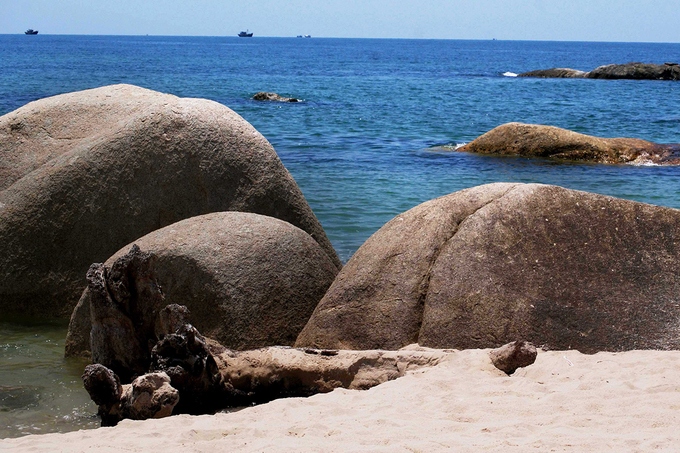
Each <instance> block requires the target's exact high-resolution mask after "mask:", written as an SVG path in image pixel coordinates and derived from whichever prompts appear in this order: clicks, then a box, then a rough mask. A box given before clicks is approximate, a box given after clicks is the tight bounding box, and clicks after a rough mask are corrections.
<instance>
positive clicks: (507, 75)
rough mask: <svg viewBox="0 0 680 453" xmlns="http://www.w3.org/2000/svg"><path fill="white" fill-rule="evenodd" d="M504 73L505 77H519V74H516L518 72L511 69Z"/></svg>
mask: <svg viewBox="0 0 680 453" xmlns="http://www.w3.org/2000/svg"><path fill="white" fill-rule="evenodd" d="M503 75H504V76H505V77H517V74H516V73H514V72H510V71H507V72H504V73H503Z"/></svg>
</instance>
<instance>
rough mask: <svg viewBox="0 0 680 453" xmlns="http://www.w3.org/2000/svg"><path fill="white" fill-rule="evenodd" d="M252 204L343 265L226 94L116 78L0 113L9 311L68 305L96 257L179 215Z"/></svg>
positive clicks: (0, 282)
mask: <svg viewBox="0 0 680 453" xmlns="http://www.w3.org/2000/svg"><path fill="white" fill-rule="evenodd" d="M219 211H248V212H256V213H260V214H263V215H269V216H272V217H277V218H280V219H282V220H285V221H287V222H290V223H291V224H293V225H295V226H298V227H299V228H301V229H303V230H305V231H306V232H308V233H309V234H310V235H311V236H312V237H313V238H314V239H315V240H316V241H317V242H318V243H319V244H320V245H321V247H322V248H323V249H324V251H325V252H326V254H327V255H328V257H329V259H331V261H332V262H333V263H334V265H335V266H336V267H338V268H339V267H340V265H341V264H340V261H339V259H338V258H337V256H336V254H335V251H334V250H333V248H332V246H331V244H330V242H329V240H328V238H327V237H326V235H325V233H324V231H323V229H322V227H321V225H320V224H319V222H318V221H317V219H316V217H315V216H314V214H313V213H312V211H311V209H310V207H309V205H308V204H307V202H306V200H305V198H304V196H303V195H302V193H301V191H300V190H299V188H298V186H297V184H296V183H295V181H294V180H293V178H292V177H291V175H290V174H289V173H288V171H287V170H286V169H285V168H284V166H283V164H282V163H281V161H280V160H279V159H278V156H277V155H276V152H275V151H274V149H273V148H272V146H271V145H270V144H269V143H268V142H267V140H266V139H265V138H264V137H263V136H262V135H261V134H259V133H258V132H257V131H256V130H255V129H254V128H253V127H252V126H251V125H250V124H248V123H247V122H246V121H245V120H244V119H243V118H241V117H240V116H239V115H237V114H236V113H235V112H233V111H232V110H230V109H228V108H227V107H224V106H223V105H220V104H218V103H216V102H212V101H208V100H203V99H185V98H178V97H176V96H172V95H167V94H161V93H157V92H154V91H150V90H146V89H143V88H139V87H135V86H130V85H114V86H108V87H103V88H97V89H93V90H87V91H82V92H77V93H70V94H64V95H60V96H55V97H52V98H47V99H42V100H39V101H35V102H32V103H30V104H27V105H26V106H24V107H22V108H20V109H18V110H16V111H14V112H11V113H9V114H7V115H4V116H2V117H0V243H1V244H2V252H3V253H1V254H0V313H2V314H3V315H5V316H6V315H12V314H16V315H29V316H40V317H41V318H42V319H46V318H51V317H64V318H66V317H68V316H69V315H70V313H71V312H72V311H73V307H74V306H75V304H76V302H77V301H78V298H79V297H80V294H81V293H82V291H83V289H84V287H85V285H86V283H85V273H86V271H87V269H88V267H89V266H90V264H91V263H93V262H101V261H103V260H105V259H107V258H108V257H109V256H111V255H112V254H113V253H115V252H116V251H117V250H118V249H120V248H121V247H122V246H124V245H125V244H128V243H130V242H132V241H134V240H135V239H137V238H139V237H141V236H144V235H145V234H147V233H149V232H151V231H154V230H157V229H159V228H162V227H164V226H166V225H170V224H172V223H175V222H177V221H179V220H182V219H185V218H188V217H193V216H196V215H200V214H205V213H208V212H219Z"/></svg>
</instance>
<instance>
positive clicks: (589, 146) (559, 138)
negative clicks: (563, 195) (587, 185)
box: [457, 123, 680, 165]
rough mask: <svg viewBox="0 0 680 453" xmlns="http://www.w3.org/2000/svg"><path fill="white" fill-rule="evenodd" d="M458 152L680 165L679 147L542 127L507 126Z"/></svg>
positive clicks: (481, 137) (538, 125)
mask: <svg viewBox="0 0 680 453" xmlns="http://www.w3.org/2000/svg"><path fill="white" fill-rule="evenodd" d="M457 150H458V151H463V152H471V153H479V154H495V155H508V156H523V157H549V158H555V159H564V160H578V161H587V162H598V163H603V164H624V163H627V164H635V165H642V164H650V163H652V164H659V165H680V145H678V144H658V143H653V142H648V141H646V140H640V139H637V138H600V137H593V136H591V135H585V134H579V133H578V132H573V131H570V130H567V129H562V128H559V127H555V126H545V125H542V124H524V123H507V124H503V125H500V126H498V127H495V128H494V129H492V130H490V131H489V132H487V133H485V134H483V135H481V136H479V137H477V138H476V139H474V140H473V141H471V142H470V143H468V144H466V145H463V146H461V147H460V148H458V149H457Z"/></svg>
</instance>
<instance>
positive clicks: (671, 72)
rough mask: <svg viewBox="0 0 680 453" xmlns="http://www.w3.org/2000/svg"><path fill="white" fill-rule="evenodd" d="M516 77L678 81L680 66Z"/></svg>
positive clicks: (636, 64)
mask: <svg viewBox="0 0 680 453" xmlns="http://www.w3.org/2000/svg"><path fill="white" fill-rule="evenodd" d="M518 77H540V78H559V79H571V78H578V79H633V80H680V66H678V64H677V63H664V64H654V63H639V62H632V63H625V64H608V65H604V66H598V67H597V68H595V69H593V70H592V71H590V72H585V71H579V70H577V69H570V68H550V69H538V70H535V71H529V72H523V73H521V74H518Z"/></svg>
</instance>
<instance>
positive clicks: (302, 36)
mask: <svg viewBox="0 0 680 453" xmlns="http://www.w3.org/2000/svg"><path fill="white" fill-rule="evenodd" d="M297 37H298V38H311V37H312V35H297Z"/></svg>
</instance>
